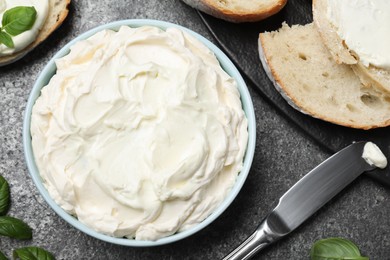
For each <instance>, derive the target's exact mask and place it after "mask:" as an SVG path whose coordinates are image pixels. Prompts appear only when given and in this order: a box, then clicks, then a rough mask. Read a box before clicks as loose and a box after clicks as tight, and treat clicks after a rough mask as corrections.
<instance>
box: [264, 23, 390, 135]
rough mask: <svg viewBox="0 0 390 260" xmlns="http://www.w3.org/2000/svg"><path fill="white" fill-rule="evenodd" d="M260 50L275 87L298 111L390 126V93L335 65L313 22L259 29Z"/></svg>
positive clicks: (362, 124) (342, 122) (350, 122)
mask: <svg viewBox="0 0 390 260" xmlns="http://www.w3.org/2000/svg"><path fill="white" fill-rule="evenodd" d="M259 53H260V59H261V62H262V64H263V67H264V69H265V71H266V73H267V75H268V76H269V78H270V79H271V81H273V83H274V85H275V87H276V89H277V90H278V91H279V92H280V93H281V94H282V96H283V97H284V98H285V99H286V100H287V101H288V102H289V103H290V104H291V105H292V106H293V107H294V108H296V109H298V110H299V111H301V112H303V113H306V114H309V115H311V116H313V117H316V118H319V119H322V120H325V121H328V122H331V123H334V124H338V125H342V126H346V127H352V128H359V129H371V128H377V127H384V126H388V125H390V98H389V97H388V96H387V95H385V94H384V93H383V92H381V91H378V90H376V89H374V88H370V87H366V86H365V85H363V84H362V83H361V81H360V80H359V78H358V77H357V76H356V75H355V73H354V72H353V70H352V69H351V67H350V66H349V65H346V64H337V63H336V62H335V60H334V59H333V58H332V55H331V54H330V52H329V51H328V49H327V48H326V46H325V45H324V44H323V43H322V40H321V37H320V35H319V33H318V31H317V30H316V28H315V26H314V25H313V23H311V24H307V25H305V26H301V25H294V26H292V27H289V26H288V25H287V24H283V27H282V28H281V29H280V30H279V31H273V32H265V33H261V34H260V35H259Z"/></svg>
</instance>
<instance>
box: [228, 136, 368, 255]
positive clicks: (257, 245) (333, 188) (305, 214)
mask: <svg viewBox="0 0 390 260" xmlns="http://www.w3.org/2000/svg"><path fill="white" fill-rule="evenodd" d="M366 143H367V142H356V143H353V144H351V145H349V146H347V147H346V148H344V149H343V150H341V151H339V152H338V153H336V154H334V155H333V156H331V157H329V158H328V159H327V160H325V161H324V162H322V163H321V164H320V165H318V166H317V167H316V168H314V169H313V170H311V171H310V172H309V173H308V174H306V175H305V176H304V177H303V178H302V179H300V180H299V181H298V182H297V183H296V184H295V185H294V186H292V187H291V188H290V189H289V190H288V191H287V192H286V193H285V194H284V195H283V196H282V197H281V198H280V199H279V203H278V205H277V206H276V207H275V208H274V209H273V210H272V212H271V213H270V214H268V216H267V217H266V218H265V219H264V220H263V221H262V222H261V224H260V225H259V227H258V228H257V229H256V230H255V232H254V233H253V234H252V235H250V236H249V237H248V238H247V239H246V240H245V241H244V242H243V243H242V244H241V245H240V246H238V247H237V248H236V249H235V250H233V251H232V252H231V253H230V254H229V255H227V256H226V257H225V258H223V259H224V260H246V259H249V258H251V257H252V256H253V255H255V254H256V253H257V252H259V251H260V250H261V249H263V248H265V247H266V246H268V245H270V244H271V243H273V242H275V241H276V240H278V239H280V238H282V237H284V236H286V235H287V234H289V233H290V232H292V231H293V230H294V229H296V228H297V227H298V226H299V225H301V224H302V223H303V222H304V221H305V220H306V219H308V218H309V217H310V216H311V215H313V214H314V213H315V212H316V211H317V210H318V209H319V208H321V207H322V206H323V205H324V204H325V203H327V202H328V201H329V200H330V199H332V198H333V197H334V196H335V195H336V194H337V193H339V192H340V191H341V190H342V189H343V188H345V187H346V186H347V185H348V184H349V183H351V182H352V181H353V180H354V179H356V178H357V177H358V176H359V175H360V174H362V173H363V172H365V171H370V170H373V169H374V168H376V167H375V166H371V165H369V164H368V163H367V162H366V161H365V160H364V159H363V158H362V154H363V149H364V146H365V144H366Z"/></svg>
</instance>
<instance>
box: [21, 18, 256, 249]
mask: <svg viewBox="0 0 390 260" xmlns="http://www.w3.org/2000/svg"><path fill="white" fill-rule="evenodd" d="M123 25H127V26H130V27H140V26H144V25H149V26H156V27H159V28H161V29H166V28H169V27H176V28H179V29H181V30H183V31H186V32H187V33H189V34H191V35H192V36H194V37H196V38H197V39H198V40H199V41H201V42H202V43H203V44H205V45H206V46H207V47H208V48H209V49H211V51H213V52H214V54H215V55H216V57H217V59H218V60H219V62H220V64H221V66H222V67H223V69H224V70H225V71H226V72H227V73H228V74H229V75H230V76H232V77H233V78H235V80H236V81H237V83H238V89H239V92H240V94H241V101H242V106H243V109H244V111H245V113H246V116H247V119H248V132H249V141H248V146H247V150H246V155H245V158H244V164H243V168H242V171H241V172H240V174H239V175H238V177H237V180H236V183H235V185H234V186H233V188H232V190H231V191H230V193H229V195H228V196H227V197H226V198H225V200H224V201H223V202H222V203H221V204H220V205H219V206H218V208H217V209H216V210H215V211H214V212H213V213H212V214H211V215H210V216H208V217H207V218H206V219H205V220H204V221H202V222H201V223H199V224H198V225H196V226H194V227H192V228H190V229H188V230H185V231H182V232H179V233H176V234H174V235H171V236H168V237H164V238H161V239H159V240H157V241H140V240H134V239H127V238H116V237H111V236H108V235H104V234H101V233H98V232H97V231H95V230H93V229H91V228H90V227H88V226H86V225H84V224H83V223H81V222H80V221H78V220H77V218H75V217H74V216H72V215H70V214H68V213H67V212H66V211H64V210H63V209H62V208H61V207H60V206H58V205H57V204H56V203H55V201H54V200H53V199H52V198H51V196H50V195H49V193H48V191H47V190H46V188H45V187H44V185H43V183H42V179H41V177H40V174H39V171H38V169H37V166H36V164H35V162H34V155H33V151H32V146H31V134H30V123H31V111H32V107H33V105H34V103H35V101H36V99H37V98H38V97H39V95H40V91H41V88H42V87H44V86H46V85H47V84H48V82H49V80H50V79H51V77H52V76H53V75H54V74H55V72H56V65H55V60H56V59H58V58H60V57H63V56H65V55H66V54H68V53H69V48H70V46H72V45H73V44H75V43H76V42H78V41H80V40H84V39H86V38H89V37H90V36H92V35H94V34H96V33H97V32H99V31H101V30H104V29H112V30H118V29H119V27H121V26H123ZM255 141H256V124H255V115H254V110H253V104H252V100H251V97H250V95H249V92H248V89H247V86H246V84H245V82H244V80H243V79H242V77H241V75H240V73H239V72H238V70H237V68H236V67H235V66H234V64H233V63H232V62H231V61H230V59H229V58H228V57H227V56H226V55H225V54H224V53H223V52H222V51H221V50H220V49H219V48H218V47H216V46H215V45H214V44H213V43H211V42H210V41H209V40H207V39H206V38H204V37H203V36H201V35H199V34H197V33H196V32H193V31H191V30H189V29H187V28H184V27H182V26H179V25H176V24H172V23H168V22H162V21H156V20H144V19H140V20H122V21H117V22H113V23H109V24H105V25H102V26H99V27H96V28H94V29H92V30H90V31H87V32H85V33H83V34H81V35H80V36H78V37H76V38H75V39H73V40H72V41H71V42H69V43H68V44H66V45H65V46H64V47H63V48H62V49H61V50H60V51H58V52H57V53H56V54H55V55H54V57H53V58H52V59H51V60H50V61H49V63H48V64H47V65H46V66H45V68H44V69H43V71H42V72H41V74H40V75H39V77H38V79H37V81H36V82H35V84H34V86H33V89H32V91H31V94H30V97H29V99H28V102H27V107H26V110H25V117H24V122H23V145H24V153H25V157H26V161H27V167H28V169H29V172H30V174H31V177H32V179H33V181H34V183H35V185H36V187H37V188H38V190H39V192H40V194H41V195H42V196H43V198H44V199H45V200H46V202H47V203H48V204H49V205H50V207H51V208H52V209H53V210H54V211H55V212H56V213H57V214H58V215H59V216H60V217H61V218H63V219H64V220H65V221H67V222H68V223H69V224H71V225H72V226H74V227H75V228H77V229H79V230H80V231H82V232H84V233H86V234H88V235H90V236H92V237H95V238H97V239H100V240H103V241H106V242H110V243H113V244H119V245H124V246H133V247H147V246H158V245H163V244H168V243H172V242H175V241H178V240H181V239H184V238H186V237H188V236H190V235H192V234H194V233H196V232H198V231H199V230H201V229H203V228H205V227H206V226H207V225H209V224H210V223H211V222H213V221H214V220H215V219H216V218H217V217H218V216H220V215H221V214H222V213H223V212H224V210H225V209H226V208H227V207H228V206H229V205H230V204H231V203H232V201H233V200H234V198H235V197H236V196H237V194H238V193H239V191H240V189H241V187H242V186H243V184H244V182H245V179H246V178H247V176H248V173H249V170H250V167H251V163H252V159H253V154H254V150H255Z"/></svg>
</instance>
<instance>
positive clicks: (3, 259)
mask: <svg viewBox="0 0 390 260" xmlns="http://www.w3.org/2000/svg"><path fill="white" fill-rule="evenodd" d="M0 260H8V258H7V257H6V256H5V255H4V254H3V253H2V252H1V251H0Z"/></svg>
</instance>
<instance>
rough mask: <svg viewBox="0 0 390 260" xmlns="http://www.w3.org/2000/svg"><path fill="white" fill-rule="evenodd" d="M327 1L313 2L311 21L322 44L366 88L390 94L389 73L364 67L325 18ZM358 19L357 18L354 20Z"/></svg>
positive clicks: (372, 67) (371, 67)
mask: <svg viewBox="0 0 390 260" xmlns="http://www.w3.org/2000/svg"><path fill="white" fill-rule="evenodd" d="M327 10H328V0H313V19H314V24H315V25H316V27H317V29H318V31H319V33H320V35H321V38H322V40H323V42H324V43H325V45H326V47H327V48H328V49H329V51H330V53H331V54H332V56H333V58H334V59H335V60H336V62H337V63H345V64H350V65H352V69H353V70H354V71H355V73H356V75H358V76H359V78H360V80H361V82H362V83H363V84H364V85H365V86H367V87H371V86H372V87H374V88H377V89H378V90H379V91H386V92H387V93H389V94H390V71H388V70H384V69H381V68H376V67H374V66H372V65H370V66H369V67H366V66H364V65H363V64H362V63H360V62H359V56H358V55H357V54H356V53H354V52H353V51H352V50H350V49H349V48H348V46H347V45H346V44H345V42H344V41H343V39H341V38H340V37H339V35H338V34H337V28H336V27H335V26H334V25H333V24H332V23H331V22H330V21H329V19H328V18H327ZM356 19H358V18H356Z"/></svg>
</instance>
